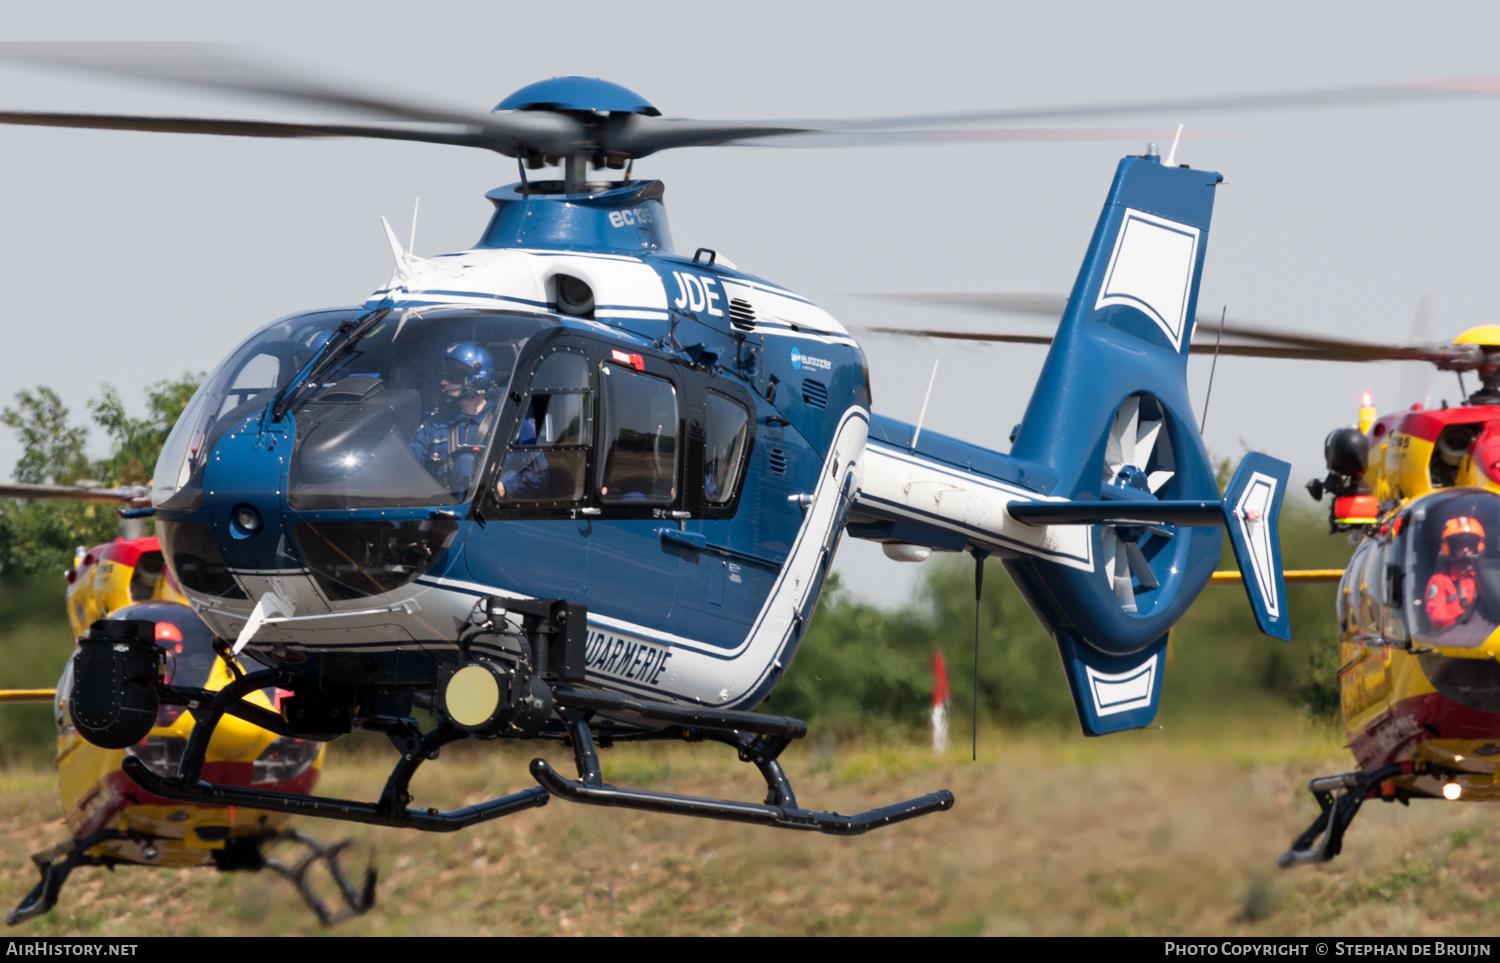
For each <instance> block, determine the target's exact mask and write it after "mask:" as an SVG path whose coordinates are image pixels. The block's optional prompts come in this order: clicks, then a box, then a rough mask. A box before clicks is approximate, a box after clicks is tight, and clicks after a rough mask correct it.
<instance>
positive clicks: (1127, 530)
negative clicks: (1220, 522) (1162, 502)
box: [1100, 395, 1175, 612]
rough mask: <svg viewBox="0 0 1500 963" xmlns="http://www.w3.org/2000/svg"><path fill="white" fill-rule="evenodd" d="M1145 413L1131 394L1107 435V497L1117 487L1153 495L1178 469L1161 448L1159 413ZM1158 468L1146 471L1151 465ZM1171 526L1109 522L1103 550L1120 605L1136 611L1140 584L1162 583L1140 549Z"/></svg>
mask: <svg viewBox="0 0 1500 963" xmlns="http://www.w3.org/2000/svg"><path fill="white" fill-rule="evenodd" d="M1151 414H1153V413H1150V412H1148V413H1147V417H1145V418H1143V417H1142V406H1141V398H1140V396H1138V395H1132V396H1131V397H1129V398H1126V399H1125V401H1124V403H1122V404H1121V405H1120V407H1119V409H1118V410H1117V411H1116V412H1115V417H1114V421H1113V423H1112V424H1111V425H1110V429H1109V434H1108V436H1107V437H1106V438H1105V442H1104V466H1103V471H1102V477H1101V478H1100V483H1101V485H1102V493H1103V494H1105V495H1106V496H1107V495H1109V494H1112V492H1111V491H1110V490H1111V488H1112V489H1113V490H1114V491H1115V492H1121V491H1122V490H1131V491H1135V492H1142V491H1143V492H1146V493H1148V494H1150V495H1155V494H1156V493H1157V492H1159V491H1161V489H1162V486H1163V485H1165V484H1166V483H1167V482H1168V481H1170V480H1171V478H1172V476H1173V475H1174V474H1175V473H1174V472H1173V471H1172V470H1171V469H1170V468H1167V467H1164V466H1165V465H1167V464H1170V460H1169V458H1168V457H1165V456H1166V455H1167V454H1168V453H1167V452H1165V451H1163V452H1161V453H1158V452H1157V443H1158V440H1159V439H1160V436H1161V428H1162V422H1161V418H1160V417H1159V415H1158V416H1157V417H1154V418H1153V417H1150V415H1151ZM1153 465H1155V466H1157V467H1156V468H1155V470H1148V469H1149V468H1150V467H1151V466H1153ZM1170 537H1171V533H1170V531H1169V530H1168V529H1164V528H1159V527H1156V526H1142V525H1129V526H1121V525H1105V526H1104V530H1103V533H1102V540H1101V546H1100V550H1101V553H1102V555H1103V558H1104V561H1105V565H1106V568H1107V571H1108V573H1109V579H1110V585H1111V587H1112V588H1113V590H1114V593H1115V597H1116V598H1117V599H1119V600H1120V607H1121V608H1123V609H1124V610H1125V611H1126V612H1135V611H1136V603H1135V592H1136V586H1137V585H1139V586H1140V588H1141V589H1142V590H1143V591H1147V590H1150V589H1154V588H1158V587H1160V583H1159V582H1158V580H1157V578H1156V575H1155V573H1154V572H1152V571H1151V563H1150V561H1149V560H1147V558H1146V553H1145V552H1144V551H1142V550H1141V542H1143V541H1149V540H1150V539H1152V538H1170Z"/></svg>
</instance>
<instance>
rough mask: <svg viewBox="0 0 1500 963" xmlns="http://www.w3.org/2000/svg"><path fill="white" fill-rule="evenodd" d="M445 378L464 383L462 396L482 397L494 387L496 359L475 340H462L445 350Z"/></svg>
mask: <svg viewBox="0 0 1500 963" xmlns="http://www.w3.org/2000/svg"><path fill="white" fill-rule="evenodd" d="M443 380H444V381H447V382H448V383H449V384H459V385H462V386H463V393H462V397H465V398H478V397H481V396H483V395H484V394H485V393H487V392H488V391H489V390H490V389H491V388H493V387H494V384H495V359H494V358H492V357H490V353H489V352H488V351H486V350H484V349H483V348H481V347H480V346H479V345H477V344H475V343H474V342H472V341H460V342H458V343H457V344H455V345H451V346H449V348H448V350H447V351H444V352H443Z"/></svg>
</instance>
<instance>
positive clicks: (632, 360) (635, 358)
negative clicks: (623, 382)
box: [609, 350, 646, 371]
mask: <svg viewBox="0 0 1500 963" xmlns="http://www.w3.org/2000/svg"><path fill="white" fill-rule="evenodd" d="M609 356H610V357H611V358H613V359H614V360H616V361H618V362H620V364H628V365H630V366H631V367H632V368H634V369H635V370H637V371H645V370H646V359H645V358H643V357H641V356H640V355H638V354H626V353H625V352H623V351H615V350H611V351H610V352H609Z"/></svg>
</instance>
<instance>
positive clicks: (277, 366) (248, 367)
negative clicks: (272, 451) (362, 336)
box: [151, 308, 359, 508]
mask: <svg viewBox="0 0 1500 963" xmlns="http://www.w3.org/2000/svg"><path fill="white" fill-rule="evenodd" d="M358 314H359V311H358V310H357V309H355V308H346V309H342V310H336V311H313V312H310V313H308V314H299V315H294V316H292V317H289V318H282V319H281V320H279V321H273V322H271V323H270V324H268V325H267V326H266V327H264V328H262V329H260V330H259V331H257V332H255V334H253V335H251V336H250V337H249V338H248V339H246V340H245V342H244V343H243V344H241V345H240V346H239V347H238V348H236V349H235V350H234V352H233V353H232V354H230V356H229V357H228V358H226V359H224V361H223V362H222V363H220V365H219V366H218V368H216V369H214V372H213V373H212V374H210V375H209V376H208V377H207V378H206V379H205V380H204V382H203V384H202V385H201V386H200V387H199V388H198V391H197V393H196V394H194V395H193V397H192V400H191V401H189V402H188V405H187V408H186V409H184V410H183V413H182V415H181V417H179V418H178V419H177V424H176V425H175V426H174V427H173V428H172V432H171V434H169V435H168V436H167V441H166V443H165V444H164V445H163V446H162V450H161V455H160V457H158V458H157V461H156V472H155V476H154V477H153V478H152V480H151V498H152V501H153V502H154V503H155V504H156V505H158V506H160V507H164V508H196V507H198V506H199V505H201V504H202V496H203V470H204V468H205V466H206V465H207V462H208V455H209V452H211V451H213V449H214V446H215V445H217V444H218V443H219V439H220V438H222V437H223V436H224V435H225V434H226V433H227V432H228V431H229V429H231V428H233V427H234V426H235V425H237V424H239V423H240V422H241V421H242V420H244V419H245V418H246V417H247V416H249V415H250V414H252V413H254V412H255V411H257V410H259V409H260V408H263V407H265V405H266V403H267V402H268V401H270V400H271V398H272V397H273V396H274V394H275V392H276V391H278V390H279V389H280V388H281V387H282V386H284V385H285V384H286V383H287V381H288V380H290V379H291V378H292V377H293V376H295V375H296V374H297V372H298V371H300V370H301V369H302V368H303V367H304V366H305V365H306V364H307V362H308V361H309V360H311V359H312V356H313V354H314V352H316V350H317V349H318V348H320V347H322V345H323V342H324V341H326V340H327V339H328V338H329V337H330V336H331V335H332V334H333V332H334V331H335V330H336V329H337V328H338V326H339V325H340V324H342V323H343V322H345V321H347V320H349V319H350V318H353V317H356V316H357V315H358Z"/></svg>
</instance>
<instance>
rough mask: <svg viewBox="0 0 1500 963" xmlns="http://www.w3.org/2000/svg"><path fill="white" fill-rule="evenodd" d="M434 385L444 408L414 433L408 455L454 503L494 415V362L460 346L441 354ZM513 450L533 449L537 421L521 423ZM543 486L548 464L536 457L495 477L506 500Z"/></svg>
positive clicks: (473, 347) (465, 487)
mask: <svg viewBox="0 0 1500 963" xmlns="http://www.w3.org/2000/svg"><path fill="white" fill-rule="evenodd" d="M440 364H441V370H440V372H439V375H438V383H439V386H440V387H441V389H442V392H443V396H444V400H445V402H447V403H449V404H451V405H452V407H448V406H447V405H445V406H444V408H443V409H441V410H440V411H439V412H438V413H437V414H435V415H433V416H432V417H430V418H428V420H427V421H425V422H423V423H422V427H420V428H418V429H417V434H416V436H415V437H414V438H412V441H411V452H412V454H413V455H415V456H416V457H417V459H418V460H419V461H421V462H422V464H423V465H425V466H426V468H427V470H428V471H429V472H431V473H432V475H433V477H435V478H437V479H438V480H439V481H441V482H443V483H444V484H446V485H447V486H448V487H449V489H450V490H451V491H452V492H453V494H454V495H455V496H457V497H459V498H465V497H467V495H468V493H469V488H470V485H471V484H472V482H473V479H474V470H475V468H476V466H477V464H478V460H479V458H480V456H481V455H483V454H484V444H485V440H486V439H487V438H488V437H489V435H490V431H491V428H492V427H493V423H494V416H495V413H496V412H497V410H498V405H497V404H491V403H490V396H491V395H494V394H496V393H497V391H498V387H497V386H496V384H495V362H494V359H493V358H492V357H491V356H490V353H489V352H488V351H486V350H485V349H484V348H482V347H480V346H479V345H477V344H475V343H474V342H472V341H460V342H458V343H457V344H453V345H450V346H449V347H448V348H447V350H445V351H444V352H443V357H442V360H441V362H440ZM516 442H517V444H521V445H527V444H535V443H536V421H535V419H532V418H528V419H527V420H526V421H525V422H523V423H522V425H521V429H520V432H519V435H518V437H517V439H516ZM546 486H547V463H546V460H545V458H544V456H542V455H541V453H540V452H538V453H536V455H535V456H534V457H533V458H531V459H530V460H529V461H528V463H527V464H526V465H524V466H521V467H520V468H519V470H516V471H506V472H504V473H502V475H501V476H500V481H499V483H498V484H497V485H496V493H497V494H498V495H499V496H500V497H501V498H505V497H506V495H507V492H509V493H510V495H511V497H517V498H521V497H525V496H526V495H527V494H529V493H532V492H536V491H540V490H542V489H545V488H546Z"/></svg>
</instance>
